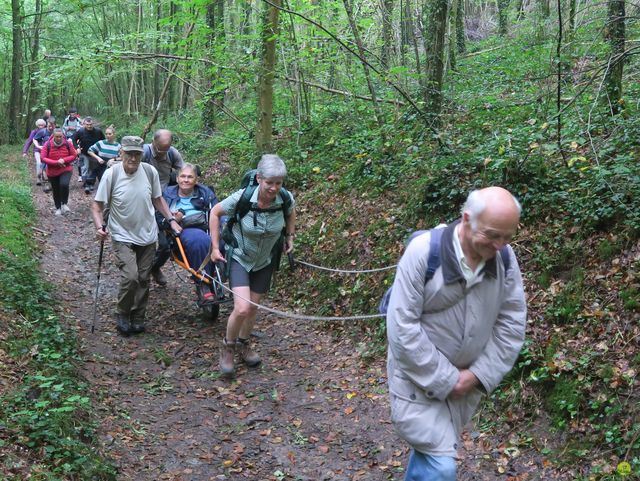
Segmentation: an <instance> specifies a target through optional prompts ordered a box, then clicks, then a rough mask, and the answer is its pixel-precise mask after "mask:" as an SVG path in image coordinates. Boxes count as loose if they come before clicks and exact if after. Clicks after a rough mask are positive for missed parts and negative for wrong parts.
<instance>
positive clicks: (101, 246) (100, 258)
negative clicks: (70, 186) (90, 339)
mask: <svg viewBox="0 0 640 481" xmlns="http://www.w3.org/2000/svg"><path fill="white" fill-rule="evenodd" d="M102 230H103V231H106V230H107V225H106V224H102ZM103 253H104V239H101V240H100V255H99V256H98V276H97V279H96V293H95V296H94V299H93V323H92V324H91V334H93V331H95V329H96V317H97V314H98V292H99V289H100V271H101V270H102V254H103Z"/></svg>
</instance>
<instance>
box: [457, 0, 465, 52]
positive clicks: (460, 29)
mask: <svg viewBox="0 0 640 481" xmlns="http://www.w3.org/2000/svg"><path fill="white" fill-rule="evenodd" d="M457 7H458V8H457V9H456V46H457V47H458V53H460V54H463V53H465V52H466V51H467V45H466V37H465V33H464V24H465V22H464V0H458V5H457Z"/></svg>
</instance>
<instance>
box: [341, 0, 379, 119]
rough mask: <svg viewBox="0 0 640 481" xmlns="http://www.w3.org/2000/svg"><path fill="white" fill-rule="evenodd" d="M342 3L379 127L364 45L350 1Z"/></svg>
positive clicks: (374, 92)
mask: <svg viewBox="0 0 640 481" xmlns="http://www.w3.org/2000/svg"><path fill="white" fill-rule="evenodd" d="M342 3H344V9H345V11H346V12H347V18H348V19H349V25H350V26H351V33H353V38H354V40H355V41H356V46H357V47H358V55H359V57H360V61H361V62H362V68H363V70H364V76H365V78H366V80H367V86H368V87H369V93H370V94H371V98H372V99H373V108H374V112H375V117H376V119H375V120H376V123H377V124H378V125H379V126H380V127H382V125H383V121H382V114H381V112H380V109H379V108H378V105H377V103H376V98H377V96H376V90H375V87H374V86H373V82H372V81H371V74H370V72H369V66H368V65H367V63H366V62H365V61H364V60H366V56H365V53H366V52H365V50H364V46H363V45H362V39H361V38H360V32H359V31H358V26H357V25H356V22H355V19H354V18H353V9H352V8H351V3H349V0H342Z"/></svg>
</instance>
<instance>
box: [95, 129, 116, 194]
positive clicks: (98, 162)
mask: <svg viewBox="0 0 640 481" xmlns="http://www.w3.org/2000/svg"><path fill="white" fill-rule="evenodd" d="M104 135H105V139H103V140H98V141H97V142H96V143H95V144H93V145H92V146H91V147H89V155H90V156H91V157H92V158H93V160H95V168H94V169H93V170H92V171H91V172H90V174H89V176H90V177H91V178H93V179H94V181H95V179H98V182H99V181H100V180H101V179H102V174H104V171H105V170H107V167H108V166H109V161H114V160H115V159H117V158H118V155H119V153H120V147H121V146H120V143H119V142H118V141H117V140H116V129H115V127H114V126H113V125H110V126H109V127H107V128H106V129H104Z"/></svg>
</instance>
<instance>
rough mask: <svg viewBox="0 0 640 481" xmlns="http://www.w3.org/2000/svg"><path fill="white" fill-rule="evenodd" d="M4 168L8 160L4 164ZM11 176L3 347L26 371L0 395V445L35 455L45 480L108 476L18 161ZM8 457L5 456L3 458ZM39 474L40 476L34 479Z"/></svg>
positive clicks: (3, 206) (4, 187)
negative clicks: (46, 277) (45, 274)
mask: <svg viewBox="0 0 640 481" xmlns="http://www.w3.org/2000/svg"><path fill="white" fill-rule="evenodd" d="M7 167H8V165H7ZM18 173H19V176H18V178H17V179H14V180H15V181H16V183H14V182H6V181H2V182H0V193H1V194H2V195H1V196H0V197H1V198H2V199H3V202H0V219H2V222H3V227H4V228H3V232H2V236H1V237H0V293H1V294H0V296H1V297H0V300H1V305H2V309H0V324H2V325H3V329H4V330H5V331H7V336H6V337H4V338H3V339H4V340H3V341H2V344H1V348H2V350H4V352H6V353H8V354H9V355H10V356H11V357H13V358H15V359H16V360H20V363H21V365H22V366H24V367H23V369H24V371H23V373H22V374H23V375H22V377H21V380H20V384H19V385H17V386H15V387H14V388H13V389H10V390H8V391H6V392H4V393H3V394H2V396H0V419H2V420H3V423H4V425H3V435H2V437H1V438H0V447H1V446H2V443H5V444H6V443H8V444H9V445H12V446H15V447H19V448H21V449H26V450H29V451H31V452H32V453H33V455H34V456H37V457H38V458H40V459H41V463H40V466H39V469H40V470H41V475H42V476H46V479H49V480H52V481H53V480H60V481H62V480H64V479H70V478H73V479H83V480H114V479H115V470H114V468H113V467H111V466H110V465H109V464H107V463H105V461H104V460H102V459H101V458H100V456H99V455H97V454H96V452H95V449H94V446H93V436H94V433H95V423H94V420H93V418H92V415H91V401H90V399H89V398H88V397H86V396H85V395H84V394H85V393H86V392H87V388H86V386H85V385H84V384H83V383H82V382H80V381H79V379H78V376H77V373H76V370H75V366H74V363H75V361H76V360H77V359H78V355H77V351H76V349H77V345H76V341H75V338H74V336H73V335H72V333H70V332H69V331H68V330H66V329H65V328H63V327H62V325H61V323H60V319H59V317H58V315H57V314H56V313H55V312H54V311H53V310H52V307H51V306H52V301H51V294H50V292H49V287H48V286H47V285H45V284H44V283H43V281H42V279H41V277H40V275H39V266H38V264H37V262H36V261H35V260H34V259H35V255H34V244H33V242H32V241H31V238H30V235H29V230H30V227H31V225H32V219H34V209H33V205H32V204H31V203H30V202H29V200H28V199H29V198H28V196H27V194H26V193H27V192H28V191H27V189H26V187H25V184H26V182H27V174H26V169H25V167H24V164H23V163H21V170H20V171H19V172H18ZM9 461H10V459H7V462H9ZM40 479H45V478H40Z"/></svg>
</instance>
